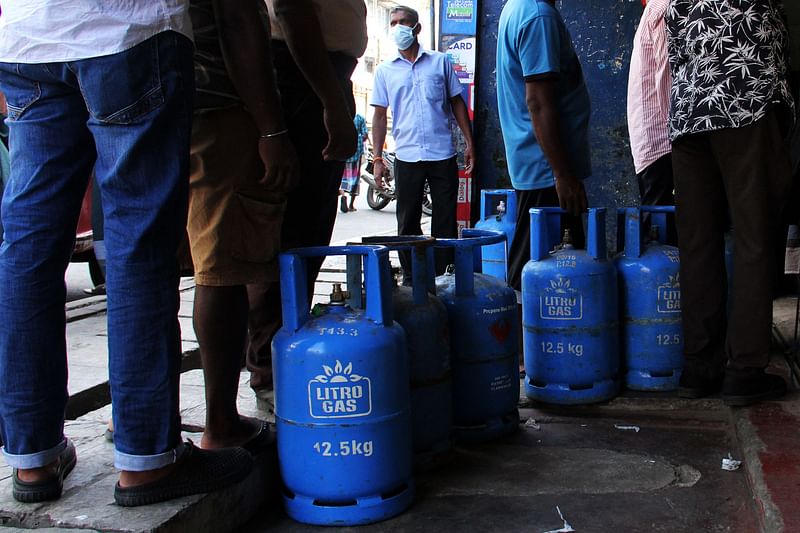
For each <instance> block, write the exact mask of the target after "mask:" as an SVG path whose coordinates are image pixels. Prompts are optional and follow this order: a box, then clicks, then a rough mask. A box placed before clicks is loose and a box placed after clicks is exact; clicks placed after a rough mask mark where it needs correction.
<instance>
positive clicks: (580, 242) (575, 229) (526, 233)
mask: <svg viewBox="0 0 800 533" xmlns="http://www.w3.org/2000/svg"><path fill="white" fill-rule="evenodd" d="M516 196H517V227H516V229H515V230H514V242H512V243H511V247H510V248H509V250H508V284H509V285H511V287H513V288H514V289H515V290H521V283H522V279H521V278H522V269H523V268H525V264H526V263H527V262H528V261H530V260H531V216H530V210H531V209H532V208H534V207H558V206H559V203H558V194H557V193H556V188H555V187H547V188H546V189H534V190H531V191H523V190H517V191H516ZM561 229H562V234H563V230H564V229H569V230H570V235H571V236H572V244H573V245H574V246H575V247H576V248H585V246H586V233H585V232H584V230H583V220H582V219H581V217H576V216H572V215H561ZM560 242H561V241H559V242H556V243H552V244H553V246H555V245H557V244H559V243H560Z"/></svg>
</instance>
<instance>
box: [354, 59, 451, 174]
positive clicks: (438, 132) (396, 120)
mask: <svg viewBox="0 0 800 533" xmlns="http://www.w3.org/2000/svg"><path fill="white" fill-rule="evenodd" d="M459 95H461V82H459V81H458V76H456V73H455V71H454V70H453V64H452V63H451V62H450V59H449V58H448V57H447V56H446V55H445V54H442V53H441V52H432V51H430V50H423V49H422V47H420V49H419V54H418V55H417V59H416V61H414V62H413V63H412V62H411V61H408V60H407V59H405V58H404V57H403V56H401V55H400V54H399V53H398V54H397V57H395V58H394V59H391V60H387V61H384V62H383V63H381V64H380V65H378V68H377V69H376V70H375V83H374V86H373V88H372V101H371V102H370V105H373V106H377V107H388V108H390V109H391V110H392V136H393V137H394V140H395V153H396V154H397V158H398V159H400V160H401V161H406V162H410V163H413V162H416V161H442V160H444V159H449V158H451V157H453V156H454V155H455V154H456V150H455V145H454V143H453V135H452V130H451V127H450V120H451V119H453V111H452V108H451V107H450V98H452V97H453V96H459Z"/></svg>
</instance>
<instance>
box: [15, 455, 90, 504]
mask: <svg viewBox="0 0 800 533" xmlns="http://www.w3.org/2000/svg"><path fill="white" fill-rule="evenodd" d="M65 440H66V442H67V445H66V446H65V447H64V450H63V451H62V452H61V453H60V454H59V455H58V458H59V459H60V461H59V463H58V469H57V470H56V475H55V476H53V477H51V478H50V479H45V480H43V481H22V480H21V479H19V475H18V473H17V469H16V468H15V469H14V470H13V472H12V475H11V477H12V481H13V489H12V494H13V496H14V499H15V500H17V501H18V502H22V503H37V502H44V501H49V500H57V499H58V498H60V497H61V492H62V491H63V490H64V479H65V478H66V477H67V476H68V475H69V473H70V472H72V469H73V468H75V463H76V462H77V461H78V457H77V455H76V454H75V445H74V444H72V441H71V440H69V439H65Z"/></svg>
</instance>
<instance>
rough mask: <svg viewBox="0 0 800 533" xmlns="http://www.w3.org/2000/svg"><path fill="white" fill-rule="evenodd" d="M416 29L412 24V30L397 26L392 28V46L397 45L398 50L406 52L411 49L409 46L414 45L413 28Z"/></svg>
mask: <svg viewBox="0 0 800 533" xmlns="http://www.w3.org/2000/svg"><path fill="white" fill-rule="evenodd" d="M416 27H417V25H416V24H414V27H413V28H410V27H408V26H403V25H402V24H397V25H395V27H394V28H392V39H394V44H396V45H397V48H398V49H400V50H408V49H409V48H411V45H412V44H414V28H416Z"/></svg>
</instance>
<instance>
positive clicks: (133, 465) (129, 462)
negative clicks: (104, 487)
mask: <svg viewBox="0 0 800 533" xmlns="http://www.w3.org/2000/svg"><path fill="white" fill-rule="evenodd" d="M183 447H184V444H183V443H180V444H178V445H177V446H176V447H175V448H173V449H172V450H169V451H166V452H164V453H159V454H156V455H131V454H128V453H123V452H121V451H119V450H114V466H115V467H117V470H125V471H127V472H144V471H146V470H155V469H157V468H162V467H165V466H167V465H171V464H172V463H174V462H175V461H176V460H177V459H178V456H180V454H181V452H182V451H183Z"/></svg>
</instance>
